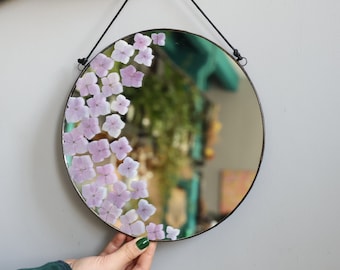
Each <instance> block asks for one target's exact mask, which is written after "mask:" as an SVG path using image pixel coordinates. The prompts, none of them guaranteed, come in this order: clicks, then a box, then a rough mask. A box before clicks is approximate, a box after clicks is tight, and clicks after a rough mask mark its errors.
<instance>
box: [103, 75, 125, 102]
mask: <svg viewBox="0 0 340 270" xmlns="http://www.w3.org/2000/svg"><path fill="white" fill-rule="evenodd" d="M102 84H103V86H102V93H103V95H104V96H105V97H109V96H111V95H113V94H115V95H118V94H120V93H122V92H123V86H122V84H121V83H120V77H119V74H118V73H117V72H112V73H110V74H109V75H108V76H107V77H104V78H102Z"/></svg>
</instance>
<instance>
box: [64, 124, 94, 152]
mask: <svg viewBox="0 0 340 270" xmlns="http://www.w3.org/2000/svg"><path fill="white" fill-rule="evenodd" d="M87 145H88V141H87V140H86V139H85V138H84V136H83V134H82V133H81V132H80V131H79V129H78V128H75V129H73V130H72V131H70V132H67V133H64V134H63V149H64V154H65V155H67V156H74V155H75V154H84V153H85V152H87Z"/></svg>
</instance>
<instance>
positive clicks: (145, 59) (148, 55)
mask: <svg viewBox="0 0 340 270" xmlns="http://www.w3.org/2000/svg"><path fill="white" fill-rule="evenodd" d="M153 58H154V56H153V54H152V49H151V48H146V49H145V50H141V51H139V53H138V54H137V55H136V56H135V59H134V60H135V61H136V62H137V63H138V64H144V65H145V66H147V67H150V66H151V64H152V59H153Z"/></svg>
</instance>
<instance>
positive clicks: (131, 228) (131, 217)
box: [120, 209, 145, 236]
mask: <svg viewBox="0 0 340 270" xmlns="http://www.w3.org/2000/svg"><path fill="white" fill-rule="evenodd" d="M137 219H138V214H137V213H136V210H134V209H132V210H130V211H128V212H126V214H125V215H122V216H120V221H121V223H122V225H121V227H120V230H121V231H122V232H124V233H127V234H129V235H133V236H139V235H141V234H143V233H144V232H145V225H144V223H143V222H142V221H140V220H137ZM136 220H137V221H136Z"/></svg>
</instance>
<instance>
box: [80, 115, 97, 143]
mask: <svg viewBox="0 0 340 270" xmlns="http://www.w3.org/2000/svg"><path fill="white" fill-rule="evenodd" d="M79 128H80V129H81V131H82V133H83V135H84V136H85V137H86V138H87V139H89V140H90V139H92V138H93V137H94V136H95V135H96V134H98V133H99V132H100V127H99V121H98V118H97V117H91V118H85V119H83V120H82V121H81V123H80V126H79Z"/></svg>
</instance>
